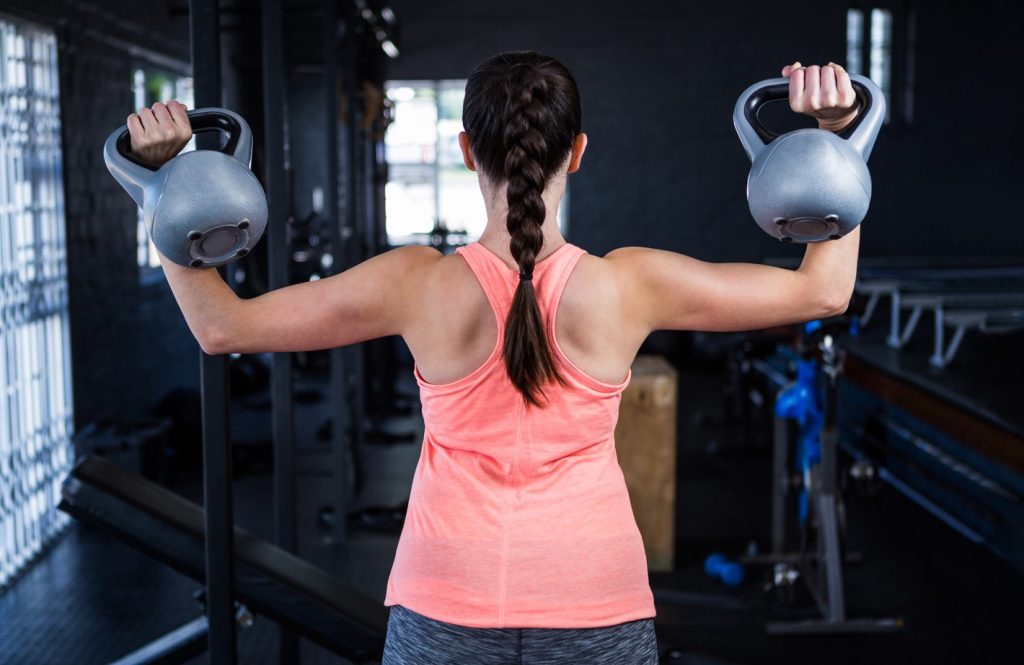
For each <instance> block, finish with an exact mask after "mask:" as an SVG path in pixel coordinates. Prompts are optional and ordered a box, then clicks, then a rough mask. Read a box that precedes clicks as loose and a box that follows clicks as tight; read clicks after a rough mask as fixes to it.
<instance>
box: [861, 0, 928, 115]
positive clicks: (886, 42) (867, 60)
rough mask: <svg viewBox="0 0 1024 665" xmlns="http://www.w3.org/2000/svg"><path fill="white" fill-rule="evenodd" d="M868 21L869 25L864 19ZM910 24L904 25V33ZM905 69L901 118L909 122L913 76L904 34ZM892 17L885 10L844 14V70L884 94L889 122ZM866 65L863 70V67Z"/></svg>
mask: <svg viewBox="0 0 1024 665" xmlns="http://www.w3.org/2000/svg"><path fill="white" fill-rule="evenodd" d="M868 18H869V19H870V23H869V22H868V21H867V20H866V19H868ZM911 26H912V23H908V30H910V29H911ZM906 46H907V51H908V52H907V55H908V58H907V67H908V75H907V76H906V77H905V78H906V87H907V89H906V90H905V91H904V92H903V95H902V100H901V101H902V102H903V104H904V118H905V119H907V120H908V121H909V119H910V115H909V114H910V109H911V106H910V104H911V103H912V100H913V96H912V92H911V90H910V86H911V85H912V83H913V75H912V71H911V69H910V68H912V66H913V64H912V63H913V58H912V50H911V49H913V35H912V34H911V33H908V40H907V44H906ZM892 62H893V16H892V12H891V11H890V10H888V9H872V10H870V12H867V13H866V12H865V11H864V10H862V9H856V8H855V9H850V10H848V11H847V12H846V69H847V71H849V72H850V73H851V74H866V75H867V77H868V78H870V79H871V80H872V81H874V82H875V83H876V84H877V85H878V87H879V88H881V89H882V92H883V93H884V94H885V98H886V101H887V102H889V103H888V104H887V105H886V116H885V121H886V122H889V119H890V117H891V116H892V106H893V101H894V100H893V96H892V90H893V85H892V79H893V65H892ZM865 65H866V66H865Z"/></svg>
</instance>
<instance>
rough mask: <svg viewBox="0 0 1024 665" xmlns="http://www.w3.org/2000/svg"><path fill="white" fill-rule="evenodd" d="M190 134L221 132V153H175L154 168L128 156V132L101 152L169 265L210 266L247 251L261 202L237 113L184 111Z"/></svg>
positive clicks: (262, 210)
mask: <svg viewBox="0 0 1024 665" xmlns="http://www.w3.org/2000/svg"><path fill="white" fill-rule="evenodd" d="M188 118H189V123H190V124H191V125H192V131H193V133H199V132H213V131H218V132H222V133H223V134H225V135H226V136H227V140H226V141H225V143H224V146H223V147H222V148H221V150H220V151H217V150H194V151H191V152H185V153H181V154H180V155H178V156H177V157H174V158H173V159H171V160H169V161H168V162H166V163H165V164H163V165H162V166H161V167H160V168H158V169H155V170H154V169H153V168H152V167H150V166H147V165H145V164H142V163H140V162H138V161H136V160H135V158H134V157H133V156H132V155H131V152H130V150H131V137H130V135H129V134H128V126H127V125H125V126H124V127H121V128H120V129H117V130H115V131H114V132H113V133H112V134H111V135H110V137H109V138H108V139H107V142H106V143H105V144H104V146H103V159H104V161H105V162H106V164H107V169H108V170H109V171H110V174H111V175H112V176H114V179H115V180H117V181H118V182H119V183H120V184H121V186H122V187H124V189H125V191H127V192H128V194H129V195H130V196H131V197H132V199H134V200H135V203H137V204H138V205H139V207H140V208H142V213H143V218H144V220H145V224H146V231H148V232H149V237H150V238H152V239H153V244H154V245H156V247H157V249H159V250H160V252H161V253H162V254H164V255H165V256H166V257H167V258H169V259H170V260H171V261H174V262H175V263H177V264H180V265H183V266H189V267H192V268H213V267H216V266H221V265H224V264H226V263H230V262H231V261H234V260H236V259H238V258H241V257H243V256H245V255H246V254H248V253H249V251H250V250H252V248H253V246H255V245H256V243H257V242H259V239H260V237H262V236H263V231H264V229H266V226H267V197H266V194H264V192H263V187H262V186H261V185H260V182H259V180H257V179H256V176H255V175H253V173H252V171H251V170H249V164H250V162H251V160H252V132H251V131H250V130H249V125H247V124H246V122H245V120H243V119H242V117H241V116H240V115H238V114H237V113H234V112H233V111H228V110H227V109H221V108H203V109H195V110H193V111H189V112H188Z"/></svg>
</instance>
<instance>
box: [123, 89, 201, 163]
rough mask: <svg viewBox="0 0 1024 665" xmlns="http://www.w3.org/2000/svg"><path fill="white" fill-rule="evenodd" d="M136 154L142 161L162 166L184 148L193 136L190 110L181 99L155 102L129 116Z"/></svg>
mask: <svg viewBox="0 0 1024 665" xmlns="http://www.w3.org/2000/svg"><path fill="white" fill-rule="evenodd" d="M128 133H129V134H130V135H131V138H132V149H131V152H132V155H133V156H135V158H136V159H138V160H139V161H140V162H143V163H145V164H148V165H150V166H152V167H153V168H160V167H161V166H163V164H164V163H165V162H167V161H169V160H170V159H171V158H172V157H174V156H175V155H177V154H178V153H179V152H181V149H182V148H184V147H185V144H186V143H188V142H189V139H191V138H192V125H191V123H189V121H188V113H187V112H186V110H185V106H184V105H183V104H181V103H180V102H167V103H166V104H162V103H160V102H157V103H156V104H153V108H152V109H148V108H144V109H142V110H140V111H139V112H138V113H132V114H131V115H130V116H128Z"/></svg>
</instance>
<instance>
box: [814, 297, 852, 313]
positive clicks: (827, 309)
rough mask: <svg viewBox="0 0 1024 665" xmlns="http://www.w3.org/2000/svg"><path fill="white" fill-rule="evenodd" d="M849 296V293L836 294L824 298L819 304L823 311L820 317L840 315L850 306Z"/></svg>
mask: <svg viewBox="0 0 1024 665" xmlns="http://www.w3.org/2000/svg"><path fill="white" fill-rule="evenodd" d="M850 298H851V294H849V293H843V294H837V295H833V296H832V297H830V298H826V299H825V301H824V302H823V303H822V304H821V305H820V307H821V309H822V312H823V314H822V316H821V317H820V318H823V319H827V318H830V317H833V316H842V315H843V314H845V313H846V310H848V309H849V308H850Z"/></svg>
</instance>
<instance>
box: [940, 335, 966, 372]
mask: <svg viewBox="0 0 1024 665" xmlns="http://www.w3.org/2000/svg"><path fill="white" fill-rule="evenodd" d="M966 332H967V326H966V325H960V326H957V327H956V332H954V333H953V339H951V340H950V341H949V347H948V348H947V349H946V351H945V353H943V355H942V367H946V366H948V365H949V363H951V362H953V358H954V357H955V356H956V352H957V350H959V348H960V342H962V341H963V340H964V333H966Z"/></svg>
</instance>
